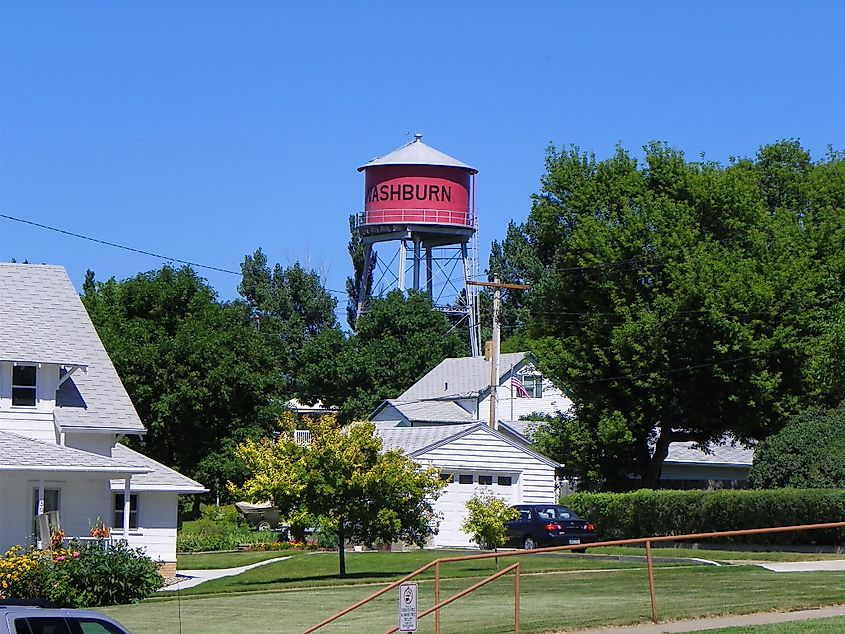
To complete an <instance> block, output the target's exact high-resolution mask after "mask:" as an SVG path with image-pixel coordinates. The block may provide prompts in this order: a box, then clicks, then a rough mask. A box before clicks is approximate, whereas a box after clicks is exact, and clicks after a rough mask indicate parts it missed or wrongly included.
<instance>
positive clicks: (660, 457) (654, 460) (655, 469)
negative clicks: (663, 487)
mask: <svg viewBox="0 0 845 634" xmlns="http://www.w3.org/2000/svg"><path fill="white" fill-rule="evenodd" d="M672 440H673V438H672V434H671V433H670V432H667V431H662V432H661V433H660V436H659V437H658V439H657V444H656V445H655V446H654V453H653V454H652V456H651V460H649V461H648V465H647V466H646V468H645V469H644V470H643V473H642V485H643V488H646V489H659V488H660V476H661V475H662V474H663V462H664V461H665V460H666V457H667V456H668V455H669V445H670V444H671V442H672Z"/></svg>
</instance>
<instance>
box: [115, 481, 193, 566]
mask: <svg viewBox="0 0 845 634" xmlns="http://www.w3.org/2000/svg"><path fill="white" fill-rule="evenodd" d="M177 497H178V496H177V495H176V494H175V493H165V492H158V491H155V492H153V491H142V492H140V493H139V494H138V529H137V530H136V529H130V531H129V545H130V546H131V547H132V548H143V549H144V550H145V553H146V555H147V556H148V557H151V558H152V559H155V560H156V561H159V560H160V561H165V562H173V561H176V521H177V517H176V512H177V511H176V509H177V506H178V505H177ZM114 536H115V537H116V538H122V531H121V530H118V531H116V532H115V535H114Z"/></svg>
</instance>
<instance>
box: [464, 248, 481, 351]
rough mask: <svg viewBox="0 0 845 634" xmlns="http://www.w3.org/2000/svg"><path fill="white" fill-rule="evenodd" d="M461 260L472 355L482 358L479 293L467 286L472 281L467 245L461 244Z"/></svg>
mask: <svg viewBox="0 0 845 634" xmlns="http://www.w3.org/2000/svg"><path fill="white" fill-rule="evenodd" d="M461 259H462V260H463V264H464V288H465V289H466V311H467V330H469V348H470V354H472V356H474V357H480V356H481V322H480V321H479V315H478V291H477V290H476V287H475V286H471V285H469V284H467V282H468V281H469V280H471V279H472V274H471V271H470V264H469V253H468V249H467V243H466V242H464V243H463V244H461Z"/></svg>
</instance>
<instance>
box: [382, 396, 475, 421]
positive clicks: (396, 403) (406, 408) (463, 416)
mask: <svg viewBox="0 0 845 634" xmlns="http://www.w3.org/2000/svg"><path fill="white" fill-rule="evenodd" d="M391 409H392V410H395V412H396V413H398V414H399V415H400V416H402V417H403V418H404V419H405V420H408V421H411V422H420V423H462V422H470V421H472V422H475V421H477V419H476V418H475V417H474V416H473V415H472V414H470V413H469V412H468V411H466V410H465V409H464V408H463V407H461V406H460V405H458V404H457V403H455V402H454V401H410V402H405V401H400V400H398V399H388V400H386V401H383V402H382V403H381V405H379V406H378V408H376V411H375V412H373V415H372V416H370V419H373V418H376V417H380V418H381V419H382V420H385V419H386V417H389V416H392V415H393V414H392V413H391V411H390V410H391ZM379 414H381V416H379Z"/></svg>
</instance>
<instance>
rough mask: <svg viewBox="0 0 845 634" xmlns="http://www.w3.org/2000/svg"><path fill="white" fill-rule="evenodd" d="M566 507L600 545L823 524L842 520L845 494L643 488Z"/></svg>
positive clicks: (576, 498) (779, 536) (816, 536)
mask: <svg viewBox="0 0 845 634" xmlns="http://www.w3.org/2000/svg"><path fill="white" fill-rule="evenodd" d="M564 503H565V504H566V505H567V506H568V507H570V508H571V509H572V510H573V511H575V512H576V513H578V515H580V516H581V517H584V518H587V519H589V520H590V521H591V522H593V523H594V524H595V525H596V534H597V535H598V538H599V539H600V540H602V541H606V540H614V539H632V538H636V537H650V536H658V535H683V534H689V533H710V532H720V531H731V530H742V529H749V528H766V527H769V526H797V525H801V524H821V523H825V522H838V521H842V518H843V517H845V491H842V490H839V489H773V490H766V491H737V490H722V491H668V490H667V491H652V490H649V489H642V490H640V491H635V492H633V493H575V494H573V495H570V496H567V497H566V498H565V500H564ZM843 537H845V531H843V530H830V531H818V530H815V531H804V532H801V531H795V532H788V533H772V534H768V535H751V536H747V537H734V538H731V539H729V540H727V541H732V542H742V543H756V544H784V545H789V544H819V545H838V544H841V543H842V539H843Z"/></svg>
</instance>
